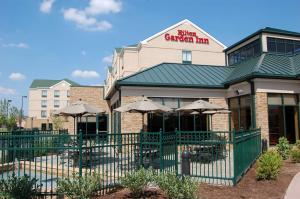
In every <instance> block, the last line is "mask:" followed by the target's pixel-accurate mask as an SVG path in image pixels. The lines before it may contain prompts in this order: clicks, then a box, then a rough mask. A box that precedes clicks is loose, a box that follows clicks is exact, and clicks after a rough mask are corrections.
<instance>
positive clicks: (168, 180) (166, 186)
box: [156, 173, 198, 199]
mask: <svg viewBox="0 0 300 199" xmlns="http://www.w3.org/2000/svg"><path fill="white" fill-rule="evenodd" d="M156 183H157V185H158V186H159V188H160V189H161V190H162V191H163V192H164V193H165V194H166V196H167V197H168V198H172V199H195V198H197V195H196V192H197V187H198V186H197V183H195V182H194V181H192V180H191V178H189V177H185V178H184V180H182V179H180V178H179V177H177V176H176V174H174V173H162V174H159V175H158V176H157V177H156Z"/></svg>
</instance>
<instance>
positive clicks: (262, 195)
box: [199, 161, 300, 199]
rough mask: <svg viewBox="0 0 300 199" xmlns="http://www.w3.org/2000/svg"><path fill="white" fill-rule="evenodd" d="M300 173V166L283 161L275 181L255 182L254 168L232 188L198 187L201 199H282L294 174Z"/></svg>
mask: <svg viewBox="0 0 300 199" xmlns="http://www.w3.org/2000/svg"><path fill="white" fill-rule="evenodd" d="M298 172H300V164H294V163H291V162H290V161H285V162H284V164H283V167H282V169H281V172H280V174H279V176H278V179H277V180H275V181H256V180H255V166H253V167H252V168H251V169H250V170H249V171H248V173H247V174H246V175H245V176H244V178H243V179H242V180H241V181H240V182H239V183H238V184H237V185H236V186H234V187H224V186H212V185H205V184H202V185H200V188H199V196H200V198H201V199H233V198H234V199H236V198H251V199H277V198H278V199H279V198H280V199H282V198H283V197H284V195H285V191H286V189H287V187H288V185H289V184H290V182H291V180H292V178H293V177H294V175H295V174H296V173H298Z"/></svg>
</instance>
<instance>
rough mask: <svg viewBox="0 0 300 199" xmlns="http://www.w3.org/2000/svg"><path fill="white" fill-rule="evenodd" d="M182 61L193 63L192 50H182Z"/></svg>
mask: <svg viewBox="0 0 300 199" xmlns="http://www.w3.org/2000/svg"><path fill="white" fill-rule="evenodd" d="M182 63H183V64H191V63H192V52H191V51H186V50H184V51H182Z"/></svg>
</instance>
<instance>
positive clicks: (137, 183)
mask: <svg viewBox="0 0 300 199" xmlns="http://www.w3.org/2000/svg"><path fill="white" fill-rule="evenodd" d="M153 181H154V173H153V171H152V170H150V169H149V170H146V169H144V168H141V169H139V170H137V171H135V172H133V173H131V174H128V175H127V176H126V177H124V178H122V179H121V185H122V186H123V187H126V188H128V189H129V190H130V191H131V193H132V196H133V197H134V198H139V197H140V196H141V194H142V193H143V192H144V189H145V188H146V186H147V185H148V183H149V182H153Z"/></svg>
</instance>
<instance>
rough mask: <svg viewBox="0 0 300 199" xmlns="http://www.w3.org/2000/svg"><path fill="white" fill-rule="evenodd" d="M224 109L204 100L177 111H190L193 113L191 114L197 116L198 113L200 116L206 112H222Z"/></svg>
mask: <svg viewBox="0 0 300 199" xmlns="http://www.w3.org/2000/svg"><path fill="white" fill-rule="evenodd" d="M224 109H225V108H223V107H222V106H219V105H217V104H212V103H210V102H207V101H204V100H197V101H194V102H192V103H191V104H188V105H185V106H183V107H180V108H178V109H176V111H190V112H192V113H191V114H193V115H195V114H197V112H198V113H199V114H200V113H203V112H205V111H220V110H224Z"/></svg>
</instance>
